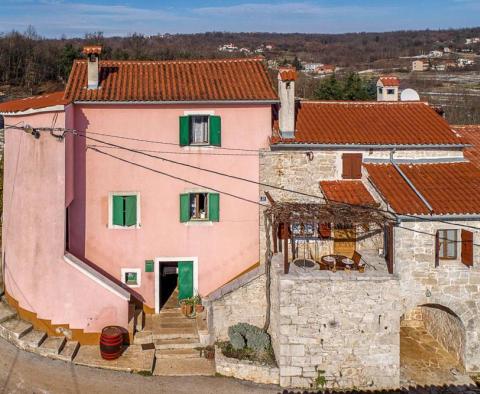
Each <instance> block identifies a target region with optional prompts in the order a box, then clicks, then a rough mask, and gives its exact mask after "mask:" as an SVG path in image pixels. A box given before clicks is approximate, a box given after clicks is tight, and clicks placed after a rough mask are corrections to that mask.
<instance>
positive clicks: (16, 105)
mask: <svg viewBox="0 0 480 394" xmlns="http://www.w3.org/2000/svg"><path fill="white" fill-rule="evenodd" d="M63 94H64V92H55V93H47V94H42V95H40V96H32V97H27V98H23V99H18V100H12V101H7V102H5V103H1V104H0V113H15V112H23V111H28V110H35V109H41V108H47V107H53V106H57V105H66V104H68V103H69V101H68V100H66V99H64V98H63Z"/></svg>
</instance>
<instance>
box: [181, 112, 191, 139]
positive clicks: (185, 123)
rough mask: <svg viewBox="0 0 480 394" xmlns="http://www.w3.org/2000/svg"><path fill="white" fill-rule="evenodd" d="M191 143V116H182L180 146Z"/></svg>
mask: <svg viewBox="0 0 480 394" xmlns="http://www.w3.org/2000/svg"><path fill="white" fill-rule="evenodd" d="M187 145H190V117H189V116H180V146H187Z"/></svg>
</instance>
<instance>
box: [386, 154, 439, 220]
mask: <svg viewBox="0 0 480 394" xmlns="http://www.w3.org/2000/svg"><path fill="white" fill-rule="evenodd" d="M394 153H395V149H393V150H392V151H391V152H390V163H391V164H392V166H393V168H395V170H397V172H398V173H399V174H400V176H401V177H402V178H403V180H404V181H405V182H406V183H407V185H408V186H410V189H412V190H413V192H414V193H415V194H416V195H417V197H418V198H419V199H420V200H422V202H423V203H424V204H425V206H426V207H427V208H428V210H429V211H430V214H432V213H433V208H432V206H431V205H430V203H429V202H428V201H427V199H426V198H425V197H424V196H423V194H422V193H420V191H419V190H418V189H417V188H416V187H415V185H414V184H413V183H412V181H411V180H410V179H408V177H407V175H406V174H405V173H404V172H403V171H402V169H401V168H400V167H399V166H398V164H397V163H395V161H394V160H393V154H394Z"/></svg>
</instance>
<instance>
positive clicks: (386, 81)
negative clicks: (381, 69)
mask: <svg viewBox="0 0 480 394" xmlns="http://www.w3.org/2000/svg"><path fill="white" fill-rule="evenodd" d="M379 80H380V82H381V83H382V85H383V86H400V80H399V79H398V78H397V77H394V76H385V77H380V78H379Z"/></svg>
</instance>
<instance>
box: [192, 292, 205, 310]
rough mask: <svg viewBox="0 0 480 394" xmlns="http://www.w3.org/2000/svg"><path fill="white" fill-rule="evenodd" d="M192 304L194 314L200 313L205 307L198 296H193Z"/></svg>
mask: <svg viewBox="0 0 480 394" xmlns="http://www.w3.org/2000/svg"><path fill="white" fill-rule="evenodd" d="M194 302H195V312H196V313H202V312H203V310H204V309H205V307H204V306H203V305H202V299H201V297H200V296H199V295H197V296H195V298H194Z"/></svg>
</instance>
